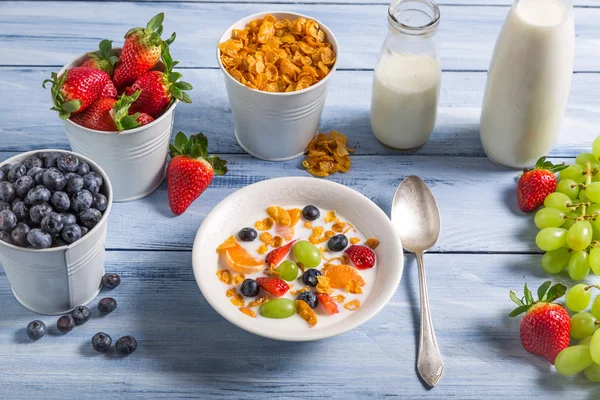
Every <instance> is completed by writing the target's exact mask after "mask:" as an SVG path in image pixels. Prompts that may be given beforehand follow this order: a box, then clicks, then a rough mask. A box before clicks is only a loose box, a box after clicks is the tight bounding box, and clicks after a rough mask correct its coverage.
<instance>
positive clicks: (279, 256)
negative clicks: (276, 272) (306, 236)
mask: <svg viewBox="0 0 600 400" xmlns="http://www.w3.org/2000/svg"><path fill="white" fill-rule="evenodd" d="M294 243H296V241H295V240H294V241H293V242H289V243H288V244H286V245H285V246H282V247H280V248H278V249H275V250H272V251H271V252H270V253H269V254H267V258H265V263H266V264H267V266H270V265H271V264H272V265H275V266H278V265H279V263H280V262H282V261H283V259H284V258H285V257H286V256H287V255H288V254H289V253H290V250H291V249H292V246H293V245H294Z"/></svg>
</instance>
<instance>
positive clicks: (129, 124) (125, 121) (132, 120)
mask: <svg viewBox="0 0 600 400" xmlns="http://www.w3.org/2000/svg"><path fill="white" fill-rule="evenodd" d="M140 93H141V92H140V91H139V90H138V91H136V92H135V93H133V94H132V95H131V96H127V95H126V94H125V93H123V94H122V95H121V97H119V100H117V102H116V103H115V105H114V107H113V110H114V120H115V125H116V126H117V129H118V130H119V131H120V132H122V131H126V130H128V129H134V128H137V127H139V126H140V125H141V124H140V123H139V122H138V121H137V118H138V117H139V116H140V114H139V113H135V114H131V115H130V114H129V108H130V107H131V104H133V102H134V101H136V100H137V99H138V97H139V96H140Z"/></svg>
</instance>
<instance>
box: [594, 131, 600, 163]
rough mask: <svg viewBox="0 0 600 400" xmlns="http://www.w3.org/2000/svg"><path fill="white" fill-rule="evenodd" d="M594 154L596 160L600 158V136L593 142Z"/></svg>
mask: <svg viewBox="0 0 600 400" xmlns="http://www.w3.org/2000/svg"><path fill="white" fill-rule="evenodd" d="M592 154H593V155H594V156H595V157H596V158H600V136H598V137H597V138H596V139H594V141H593V142H592Z"/></svg>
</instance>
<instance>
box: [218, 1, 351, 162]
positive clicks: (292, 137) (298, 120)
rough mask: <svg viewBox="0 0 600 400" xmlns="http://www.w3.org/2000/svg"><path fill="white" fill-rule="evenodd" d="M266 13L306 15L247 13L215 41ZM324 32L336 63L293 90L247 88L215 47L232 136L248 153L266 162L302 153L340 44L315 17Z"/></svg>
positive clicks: (311, 133)
mask: <svg viewBox="0 0 600 400" xmlns="http://www.w3.org/2000/svg"><path fill="white" fill-rule="evenodd" d="M267 14H271V15H273V16H274V17H275V18H277V19H281V18H287V19H291V20H293V19H297V18H300V17H304V18H307V19H314V18H311V17H309V16H306V15H302V14H298V13H294V12H286V11H272V12H263V13H258V14H254V15H250V16H248V17H246V18H243V19H241V20H239V21H238V22H236V23H235V24H233V25H231V26H230V27H229V28H227V30H226V31H225V32H224V33H223V35H222V36H221V38H220V39H219V43H221V42H224V41H226V40H227V39H231V31H232V30H233V29H244V27H245V26H246V25H247V24H248V22H250V21H252V20H254V19H257V18H262V17H264V16H265V15H267ZM316 21H317V22H318V24H319V26H320V27H321V29H322V30H323V31H324V32H325V33H326V34H327V39H328V41H329V42H330V43H331V44H332V49H333V50H334V51H335V54H336V63H335V64H334V65H333V66H332V67H331V70H330V71H329V74H327V76H326V77H325V78H323V79H322V80H321V81H319V82H318V83H317V84H315V85H312V86H310V87H308V88H306V89H303V90H299V91H297V92H288V93H272V92H264V91H260V90H255V89H251V88H249V87H247V86H245V85H243V84H242V83H240V82H238V81H236V80H235V79H233V77H232V76H231V75H229V73H228V72H227V71H226V70H225V68H224V67H223V63H221V57H220V53H221V52H220V50H219V48H218V47H217V63H218V64H219V67H220V68H221V71H222V72H223V75H224V78H225V87H226V88H227V96H228V97H229V102H230V103H231V114H232V115H233V122H234V125H235V138H236V140H237V141H238V143H239V145H240V146H241V147H242V149H244V150H245V151H246V152H247V153H248V154H250V155H252V156H254V157H257V158H260V159H263V160H267V161H285V160H290V159H293V158H296V157H300V156H301V155H302V154H304V151H305V150H306V146H308V143H310V141H311V139H312V138H313V137H314V136H315V135H316V134H317V129H318V128H319V121H320V120H321V113H322V112H323V106H324V105H325V97H326V96H327V88H328V85H329V79H330V78H331V76H332V75H333V74H334V73H335V70H336V66H337V60H338V59H339V51H340V46H339V43H338V41H337V39H336V38H335V36H334V35H333V32H331V30H330V29H329V28H327V26H325V25H323V23H321V21H318V20H316Z"/></svg>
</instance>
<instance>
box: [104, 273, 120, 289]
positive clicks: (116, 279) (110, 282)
mask: <svg viewBox="0 0 600 400" xmlns="http://www.w3.org/2000/svg"><path fill="white" fill-rule="evenodd" d="M120 284H121V277H120V276H119V275H117V274H104V276H103V277H102V286H104V287H106V288H108V289H114V288H116V287H117V286H119V285H120Z"/></svg>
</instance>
